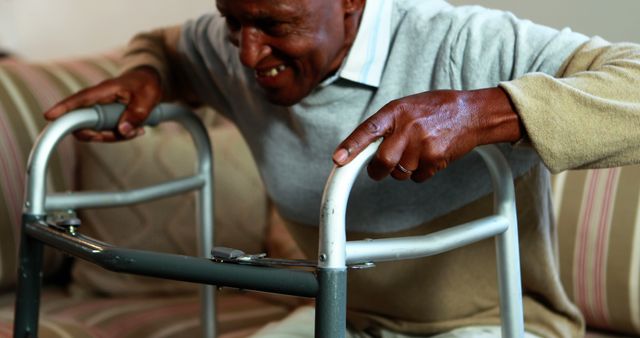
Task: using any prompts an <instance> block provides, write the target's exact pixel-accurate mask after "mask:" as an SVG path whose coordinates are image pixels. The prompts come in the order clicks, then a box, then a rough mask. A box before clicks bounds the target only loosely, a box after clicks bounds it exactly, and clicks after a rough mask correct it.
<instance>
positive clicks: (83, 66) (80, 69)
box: [63, 62, 105, 85]
mask: <svg viewBox="0 0 640 338" xmlns="http://www.w3.org/2000/svg"><path fill="white" fill-rule="evenodd" d="M63 66H64V67H65V68H67V69H69V70H70V71H72V72H73V73H74V74H75V75H76V76H79V77H82V78H83V79H84V80H85V82H87V83H88V84H89V85H94V84H97V83H98V82H101V81H102V80H104V79H105V74H104V73H103V72H101V71H98V70H96V68H95V67H93V66H91V65H89V64H87V63H85V62H68V63H64V64H63Z"/></svg>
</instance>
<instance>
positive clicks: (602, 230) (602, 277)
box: [594, 169, 619, 327]
mask: <svg viewBox="0 0 640 338" xmlns="http://www.w3.org/2000/svg"><path fill="white" fill-rule="evenodd" d="M618 172H619V170H617V169H609V170H608V176H607V185H606V189H605V196H604V197H605V198H604V201H603V206H602V213H601V215H600V222H599V224H598V243H597V248H596V269H595V270H596V273H595V276H594V280H595V283H596V284H595V287H596V309H595V311H596V312H597V315H598V317H599V318H598V320H599V322H598V325H599V326H604V327H608V326H609V318H608V317H609V315H608V312H607V307H606V306H605V299H604V297H605V292H606V291H605V290H606V272H605V268H604V265H605V264H606V259H605V257H604V256H605V246H606V244H607V242H608V240H609V236H608V234H609V231H607V230H608V225H609V224H608V220H609V219H610V217H609V216H610V214H611V204H612V201H613V197H614V196H613V193H612V192H613V186H614V183H615V179H616V176H617V174H618Z"/></svg>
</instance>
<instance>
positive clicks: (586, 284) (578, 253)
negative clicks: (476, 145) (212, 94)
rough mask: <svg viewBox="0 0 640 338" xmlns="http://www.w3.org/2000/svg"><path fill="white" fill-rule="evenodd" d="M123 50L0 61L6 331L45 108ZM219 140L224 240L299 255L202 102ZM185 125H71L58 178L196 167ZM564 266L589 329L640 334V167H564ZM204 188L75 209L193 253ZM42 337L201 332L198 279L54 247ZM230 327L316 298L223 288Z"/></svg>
mask: <svg viewBox="0 0 640 338" xmlns="http://www.w3.org/2000/svg"><path fill="white" fill-rule="evenodd" d="M117 67H118V65H117V53H107V54H103V55H96V56H91V57H86V58H82V59H75V60H67V61H57V62H54V61H51V62H47V63H39V64H38V63H29V62H26V61H21V60H16V59H9V60H3V61H0V264H1V265H0V273H1V275H0V293H1V296H0V337H5V336H6V337H10V336H11V332H12V325H13V323H12V320H13V301H14V293H13V290H14V288H15V285H16V274H17V272H16V271H17V268H16V266H17V263H16V257H17V254H16V253H17V250H18V244H17V243H18V239H19V231H20V215H21V210H22V206H21V204H22V202H23V189H24V181H25V165H26V161H27V157H28V154H29V151H30V149H31V146H32V144H33V142H34V140H35V138H36V136H37V134H38V132H39V131H40V130H42V128H44V127H45V125H46V122H45V121H44V119H43V118H42V111H43V110H45V109H46V108H48V107H49V106H51V105H52V104H54V103H55V102H57V101H58V100H60V99H61V98H63V97H65V96H67V95H69V94H70V93H72V92H75V91H77V90H79V89H81V88H83V87H86V86H89V85H91V84H95V83H97V82H99V81H101V80H103V79H105V78H107V77H109V76H112V75H113V74H115V73H116V72H117ZM198 113H199V114H200V116H201V118H202V119H204V120H205V122H206V124H207V125H208V126H210V127H209V129H210V130H209V131H210V137H211V139H212V143H213V147H214V154H215V156H214V158H215V161H214V171H215V175H216V177H218V178H219V179H217V180H216V184H215V200H216V210H215V215H216V216H215V221H216V234H215V239H216V241H215V244H216V245H220V246H227V247H233V248H238V249H241V250H243V251H245V252H249V253H260V252H267V253H268V254H269V255H270V256H274V257H287V258H301V254H300V252H299V250H298V249H297V247H296V246H295V244H294V243H293V241H292V239H291V237H290V236H289V234H288V233H287V232H286V229H285V228H284V226H283V225H282V221H281V220H280V219H279V217H278V215H277V213H276V212H275V211H274V209H273V208H272V206H271V205H270V204H269V200H268V198H267V196H266V194H265V191H264V188H263V186H262V184H261V182H260V177H259V174H258V172H257V170H256V168H255V164H254V163H253V160H252V158H251V155H250V153H249V151H248V149H247V147H246V145H245V144H244V143H243V141H242V139H241V137H240V135H239V133H238V131H237V130H236V129H235V128H234V127H233V126H232V125H231V124H230V123H229V122H227V121H226V120H224V119H223V118H221V117H220V116H217V115H216V114H215V113H214V112H211V111H207V110H203V111H200V112H198ZM190 142H191V141H190V139H189V136H188V135H187V134H186V132H185V131H183V130H182V129H181V128H180V127H178V126H177V125H174V124H171V123H167V124H163V125H161V126H159V127H156V128H153V129H149V128H148V129H147V132H146V135H145V136H144V137H139V138H137V139H135V140H133V141H130V142H126V143H115V144H91V143H81V142H77V141H75V140H74V139H73V137H68V138H67V139H65V140H64V142H62V144H61V145H60V146H59V147H58V150H57V152H56V153H55V156H54V157H53V158H52V160H51V165H50V172H49V177H48V190H49V191H58V192H61V191H68V190H114V189H132V188H136V187H142V186H145V185H148V184H152V183H154V182H161V181H165V180H168V179H172V178H177V177H183V176H186V175H188V174H190V173H192V172H193V170H194V165H195V160H194V159H195V151H194V149H193V147H192V146H191V144H190ZM553 181H554V182H553V183H554V210H555V214H556V217H557V219H558V229H557V230H558V234H559V240H558V243H557V247H558V253H559V259H558V266H559V270H560V276H561V278H562V281H563V283H564V285H565V287H566V289H567V291H568V293H569V295H570V296H571V297H572V298H573V299H574V301H575V302H576V303H577V304H578V306H579V307H580V308H581V310H582V311H583V313H584V314H585V318H586V320H587V323H588V325H589V333H588V336H589V337H592V338H596V337H634V336H639V335H640V245H634V243H639V244H640V212H639V211H638V209H639V206H640V167H637V166H630V167H624V168H613V169H602V170H589V171H575V172H565V173H562V174H560V175H556V176H554V179H553ZM195 207H196V206H195V197H194V194H189V195H184V196H176V197H171V198H165V199H161V200H157V201H153V202H150V203H145V204H139V205H131V206H127V207H119V208H109V209H95V210H84V211H79V218H80V219H81V220H82V225H81V227H80V231H81V232H82V233H84V234H87V235H90V236H92V237H95V238H97V239H100V240H103V241H106V242H109V243H113V244H115V245H119V246H124V247H129V248H135V249H143V250H154V251H160V252H170V253H178V254H187V255H195V252H196V244H195V243H196V242H197V231H196V228H195V224H196V219H195V218H196V217H195V215H196V212H195ZM44 267H45V271H44V289H43V295H42V305H41V315H40V337H43V338H49V337H61V338H62V337H74V338H83V337H99V338H110V337H114V338H115V337H118V338H126V337H137V338H141V337H154V338H160V337H198V336H199V335H200V328H199V317H198V316H199V305H198V296H197V286H196V285H193V284H189V283H184V282H176V281H168V280H160V279H153V278H147V277H140V276H133V275H127V274H116V273H112V272H109V271H106V270H103V269H101V268H99V267H97V266H95V265H92V264H90V263H87V262H84V261H81V260H75V259H73V258H70V257H67V256H64V255H62V254H60V253H59V252H56V251H54V250H46V251H45V263H44ZM218 293H219V297H218V308H219V316H218V328H219V335H220V337H222V338H239V337H246V336H247V335H249V334H251V333H252V332H254V331H255V330H257V329H258V328H259V327H260V326H262V325H264V324H265V323H268V322H270V321H273V320H277V319H279V318H282V317H283V316H285V315H286V314H287V313H288V312H290V311H291V310H292V309H294V308H295V307H297V306H299V305H300V304H303V303H307V302H309V300H307V299H301V298H295V297H288V296H279V295H270V294H263V293H255V292H246V291H242V290H229V289H226V288H225V289H222V290H219V291H218Z"/></svg>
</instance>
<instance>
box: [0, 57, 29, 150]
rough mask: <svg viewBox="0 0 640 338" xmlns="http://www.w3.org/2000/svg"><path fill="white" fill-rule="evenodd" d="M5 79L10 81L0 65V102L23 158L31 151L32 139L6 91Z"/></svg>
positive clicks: (14, 103)
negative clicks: (4, 109)
mask: <svg viewBox="0 0 640 338" xmlns="http://www.w3.org/2000/svg"><path fill="white" fill-rule="evenodd" d="M5 81H10V78H8V76H7V72H6V70H5V69H4V68H3V67H0V102H2V104H3V105H4V107H5V108H6V113H7V115H6V117H7V120H8V121H9V124H10V125H9V127H10V128H11V129H12V130H13V131H14V132H15V137H16V139H17V144H18V148H19V151H20V152H21V153H22V154H24V155H25V156H24V158H27V156H26V155H27V154H29V151H31V143H32V139H31V137H29V135H28V133H27V130H28V129H29V128H28V127H27V124H26V123H25V121H24V120H23V119H22V117H21V116H20V114H19V113H18V106H17V105H16V102H15V101H14V99H13V98H12V97H11V96H10V95H9V92H8V91H7V88H8V85H7V84H5V83H4V82H5Z"/></svg>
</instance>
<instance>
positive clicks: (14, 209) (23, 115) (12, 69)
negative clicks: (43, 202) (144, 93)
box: [0, 55, 116, 289]
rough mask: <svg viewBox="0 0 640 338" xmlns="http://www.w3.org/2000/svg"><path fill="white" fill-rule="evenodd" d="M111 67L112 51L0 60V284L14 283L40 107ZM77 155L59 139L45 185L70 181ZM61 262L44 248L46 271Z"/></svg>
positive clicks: (59, 188) (52, 187)
mask: <svg viewBox="0 0 640 338" xmlns="http://www.w3.org/2000/svg"><path fill="white" fill-rule="evenodd" d="M115 71H116V65H115V55H110V56H106V57H100V58H98V59H97V60H84V61H82V62H78V61H74V62H61V63H51V64H42V65H34V64H27V63H23V62H16V61H9V62H2V63H0V255H1V257H0V263H1V267H0V289H6V288H7V287H10V286H12V285H13V284H14V283H15V271H16V266H15V260H16V252H17V249H18V247H17V244H16V243H18V237H19V228H20V218H21V212H22V203H23V199H24V194H23V190H24V182H25V171H26V162H27V158H28V156H29V152H30V150H31V147H32V144H33V142H34V140H35V138H36V136H37V135H38V133H39V132H40V131H41V130H42V129H43V128H44V126H45V124H46V121H45V120H44V118H43V117H42V112H43V111H44V110H45V109H46V108H48V107H50V106H51V105H53V104H54V103H55V102H57V101H59V100H60V99H61V98H63V97H65V96H67V95H69V94H70V93H72V92H74V91H76V90H78V89H79V88H82V87H84V86H87V85H90V84H95V83H97V82H99V81H100V80H102V79H104V78H106V77H107V76H109V75H111V74H113V73H114V72H115ZM75 157H76V156H75V150H74V147H73V145H72V143H71V142H70V139H67V140H65V141H63V144H62V145H61V146H59V147H58V151H57V153H56V154H55V155H54V156H53V158H52V159H51V165H50V168H51V169H50V173H49V177H48V182H47V183H48V187H47V188H48V189H49V191H52V190H53V191H63V190H65V189H68V188H70V187H71V185H72V183H73V181H74V178H73V176H72V174H73V168H74V166H75V162H74V161H75ZM60 262H61V256H60V255H56V254H52V253H47V254H46V261H45V266H46V267H48V268H49V269H50V271H53V270H55V269H56V268H57V267H58V266H59V264H60Z"/></svg>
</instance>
